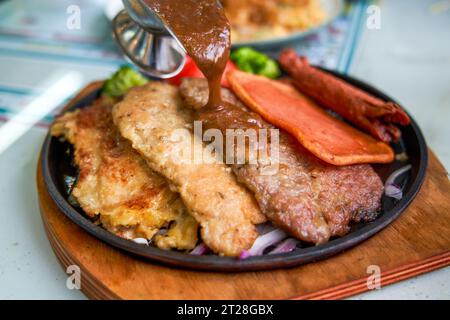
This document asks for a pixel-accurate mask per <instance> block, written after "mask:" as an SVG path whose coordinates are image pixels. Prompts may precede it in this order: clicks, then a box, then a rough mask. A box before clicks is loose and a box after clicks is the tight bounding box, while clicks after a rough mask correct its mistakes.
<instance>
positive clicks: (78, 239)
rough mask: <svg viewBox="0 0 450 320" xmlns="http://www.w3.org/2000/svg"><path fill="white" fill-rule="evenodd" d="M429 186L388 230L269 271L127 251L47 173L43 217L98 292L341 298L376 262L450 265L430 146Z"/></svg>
mask: <svg viewBox="0 0 450 320" xmlns="http://www.w3.org/2000/svg"><path fill="white" fill-rule="evenodd" d="M429 155H430V162H429V168H428V171H427V175H426V178H425V182H424V185H423V186H422V189H421V190H420V192H419V194H418V196H417V198H416V199H415V200H414V201H413V203H412V204H411V205H410V206H409V208H408V209H407V210H406V211H405V212H404V213H403V214H402V215H401V216H400V218H398V219H397V220H396V221H394V222H393V223H392V224H391V225H390V226H388V227H387V228H386V229H384V230H382V231H381V232H380V233H378V234H377V235H375V236H373V237H372V238H370V239H368V240H367V241H365V242H363V243H362V244H360V245H358V246H356V247H355V248H353V249H350V250H348V251H346V252H344V253H341V254H339V255H336V256H334V257H331V258H329V259H327V260H323V261H319V262H315V263H310V264H308V265H304V266H300V267H296V268H291V269H282V270H276V271H265V272H245V273H233V274H232V273H214V272H198V271H190V270H183V269H176V268H170V267H166V266H164V265H160V264H155V263H151V262H148V261H144V260H142V259H140V258H137V257H134V256H131V255H128V254H125V253H123V252H121V251H118V250H116V249H114V248H112V247H110V246H109V245H107V244H105V243H103V242H101V241H99V240H97V239H96V238H94V237H92V236H90V235H89V234H87V233H86V232H84V231H83V230H82V229H80V228H79V227H78V226H76V225H75V224H74V223H72V222H71V221H70V220H69V219H67V218H66V217H65V216H64V215H63V214H62V213H61V212H60V211H59V210H58V208H57V207H56V205H55V204H54V202H53V201H52V199H51V198H50V196H49V194H48V192H47V190H46V188H45V185H44V183H43V179H42V173H41V171H40V166H38V172H37V186H38V193H39V202H40V208H41V214H42V219H43V222H44V226H45V230H46V232H47V235H48V238H49V240H50V243H51V245H52V247H53V250H54V252H55V254H56V256H57V257H58V259H59V261H60V263H61V265H62V266H63V267H64V269H66V268H67V266H69V265H78V266H79V267H80V268H81V290H82V291H83V292H84V293H85V294H86V295H87V296H88V297H89V298H92V299H338V298H344V297H348V296H351V295H354V294H357V293H361V292H364V291H368V290H369V289H368V287H367V284H366V283H367V278H368V276H369V274H368V273H367V268H368V266H371V265H376V266H379V267H380V269H381V285H382V286H385V285H388V284H391V283H394V282H397V281H400V280H404V279H407V278H410V277H413V276H416V275H419V274H422V273H424V272H428V271H431V270H434V269H437V268H441V267H444V266H448V265H450V182H449V179H448V175H447V172H446V171H445V169H444V167H443V166H442V165H441V164H440V163H439V161H438V160H437V158H436V157H435V156H434V154H433V153H432V152H430V154H429Z"/></svg>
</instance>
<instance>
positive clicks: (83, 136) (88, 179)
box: [51, 97, 198, 249]
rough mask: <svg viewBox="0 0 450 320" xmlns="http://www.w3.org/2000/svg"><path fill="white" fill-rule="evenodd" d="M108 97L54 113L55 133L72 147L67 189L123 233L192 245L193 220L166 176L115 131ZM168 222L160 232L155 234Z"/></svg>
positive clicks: (195, 227)
mask: <svg viewBox="0 0 450 320" xmlns="http://www.w3.org/2000/svg"><path fill="white" fill-rule="evenodd" d="M111 107H112V101H111V100H109V99H107V98H104V97H103V98H100V99H99V100H97V101H96V102H94V104H93V105H92V106H89V107H86V108H84V109H80V110H77V111H75V112H67V113H65V114H64V115H63V116H61V117H59V118H58V119H57V120H56V121H55V123H54V124H53V126H52V128H51V133H52V135H54V136H57V137H61V138H62V139H64V140H67V141H68V142H69V143H71V144H72V145H73V147H74V162H75V164H76V165H77V167H78V168H79V178H78V181H77V183H76V185H75V188H74V189H73V192H72V195H73V196H74V197H75V198H76V199H77V201H78V203H79V204H80V206H81V207H82V208H83V210H84V211H85V212H86V214H87V215H88V216H90V217H94V216H97V215H99V221H100V223H101V224H102V225H103V227H105V228H106V229H107V230H109V231H111V232H113V233H115V234H117V235H119V236H121V237H124V238H127V239H133V238H146V239H152V240H153V241H154V242H155V244H156V245H157V246H158V247H160V248H163V249H170V248H177V249H192V248H193V247H194V246H195V245H196V242H197V238H198V237H197V230H198V224H197V223H196V221H195V220H194V219H193V218H192V216H191V215H190V214H189V213H188V211H187V210H186V207H185V206H184V204H183V202H182V201H181V199H180V197H179V195H178V194H177V193H175V192H173V191H171V190H170V188H169V185H168V184H167V182H166V180H165V179H164V178H163V177H162V176H160V175H159V174H157V173H156V172H154V171H153V170H151V169H150V168H149V167H148V166H147V164H146V163H145V161H144V159H142V157H141V156H140V155H139V154H138V153H137V152H136V151H134V150H133V148H131V145H130V143H129V142H128V141H127V140H125V139H123V138H122V137H121V136H120V134H119V133H118V131H117V129H116V127H115V126H114V123H113V121H112V115H111ZM161 228H167V229H168V230H167V232H166V233H165V234H157V233H158V231H160V229H161Z"/></svg>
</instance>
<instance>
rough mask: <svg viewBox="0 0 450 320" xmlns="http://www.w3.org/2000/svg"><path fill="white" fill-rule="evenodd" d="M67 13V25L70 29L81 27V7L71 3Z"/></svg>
mask: <svg viewBox="0 0 450 320" xmlns="http://www.w3.org/2000/svg"><path fill="white" fill-rule="evenodd" d="M66 13H67V14H68V15H69V16H68V17H67V20H66V27H67V29H69V30H80V29H81V8H80V7H79V6H77V5H74V4H73V5H70V6H68V7H67V9H66Z"/></svg>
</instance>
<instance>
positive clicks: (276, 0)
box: [104, 0, 344, 48]
mask: <svg viewBox="0 0 450 320" xmlns="http://www.w3.org/2000/svg"><path fill="white" fill-rule="evenodd" d="M221 2H222V5H223V6H224V8H225V11H226V14H227V16H228V19H229V20H230V23H231V28H232V33H231V34H232V39H231V40H232V43H233V46H234V47H240V46H247V45H251V46H254V47H259V48H271V47H278V46H282V45H283V44H286V43H289V42H293V41H296V40H299V39H301V38H303V37H305V36H307V35H309V34H311V33H313V32H315V31H317V29H319V28H321V27H324V26H325V25H327V24H328V23H330V22H331V21H333V20H334V19H336V18H337V17H338V16H339V15H340V14H341V13H342V12H343V9H344V0H222V1H221ZM123 8H124V7H123V4H122V1H121V0H111V1H107V3H106V4H105V9H104V12H105V15H106V16H107V17H108V19H109V20H113V19H114V17H115V16H116V15H117V14H118V13H119V12H120V10H122V9H123Z"/></svg>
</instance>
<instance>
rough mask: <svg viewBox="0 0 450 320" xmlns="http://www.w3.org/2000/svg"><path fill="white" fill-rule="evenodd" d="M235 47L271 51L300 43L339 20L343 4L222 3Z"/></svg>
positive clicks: (325, 0)
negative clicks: (278, 47) (250, 47)
mask: <svg viewBox="0 0 450 320" xmlns="http://www.w3.org/2000/svg"><path fill="white" fill-rule="evenodd" d="M222 3H223V5H224V7H225V10H226V13H227V16H228V19H229V20H230V23H231V28H232V32H231V34H232V36H231V37H232V42H233V45H234V46H247V45H252V46H258V47H274V46H281V45H282V44H284V43H288V42H292V41H295V40H299V39H301V38H302V37H305V36H306V35H309V34H311V33H312V32H314V31H316V30H317V29H318V28H320V27H323V26H325V25H327V24H328V23H329V22H331V21H332V20H334V19H335V18H336V17H337V16H339V15H340V14H341V13H342V11H343V8H344V1H343V0H302V1H297V0H264V1H260V0H223V1H222Z"/></svg>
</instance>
